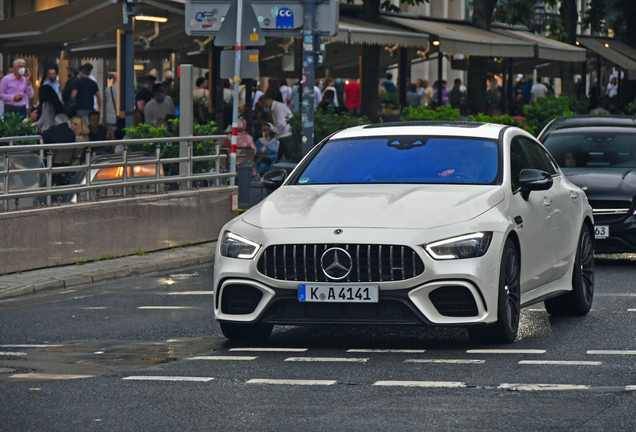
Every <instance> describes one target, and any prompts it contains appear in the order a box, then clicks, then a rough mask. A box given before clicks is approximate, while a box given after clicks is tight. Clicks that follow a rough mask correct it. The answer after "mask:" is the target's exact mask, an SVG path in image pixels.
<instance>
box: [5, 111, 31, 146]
mask: <svg viewBox="0 0 636 432" xmlns="http://www.w3.org/2000/svg"><path fill="white" fill-rule="evenodd" d="M37 133H38V129H37V127H36V126H35V125H33V124H31V119H28V120H27V121H26V122H24V121H23V117H20V116H19V115H18V114H16V113H7V114H5V115H4V119H0V137H3V138H4V137H13V136H28V135H37ZM17 144H21V145H22V144H37V141H20V142H19V143H17Z"/></svg>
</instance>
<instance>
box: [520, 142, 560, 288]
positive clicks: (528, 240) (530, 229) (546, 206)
mask: <svg viewBox="0 0 636 432" xmlns="http://www.w3.org/2000/svg"><path fill="white" fill-rule="evenodd" d="M522 138H523V137H522V136H516V137H513V138H512V140H511V143H510V165H509V166H510V179H511V184H512V190H513V197H512V205H511V208H514V209H515V211H516V212H518V213H519V214H514V215H513V217H514V218H515V221H516V223H517V234H518V235H519V242H520V246H521V290H522V292H525V291H529V290H532V289H534V288H537V287H540V286H542V285H545V284H546V283H548V282H549V281H550V277H551V274H552V267H553V255H554V252H553V249H554V241H553V230H554V228H555V225H554V214H553V212H554V196H553V195H554V194H553V191H552V188H550V189H548V190H545V191H532V192H531V193H530V194H529V195H528V197H527V199H525V198H524V197H523V196H522V194H521V189H520V184H519V174H520V172H521V170H523V169H533V168H534V169H538V168H537V164H536V161H534V160H533V159H534V158H533V157H530V156H531V154H528V152H526V147H527V146H526V145H524V144H526V143H525V142H523V140H522ZM533 162H534V163H533Z"/></svg>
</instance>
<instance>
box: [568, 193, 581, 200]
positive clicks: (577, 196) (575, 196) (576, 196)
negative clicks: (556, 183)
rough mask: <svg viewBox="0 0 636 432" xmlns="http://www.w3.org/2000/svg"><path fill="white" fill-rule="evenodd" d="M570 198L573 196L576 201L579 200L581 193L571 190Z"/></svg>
mask: <svg viewBox="0 0 636 432" xmlns="http://www.w3.org/2000/svg"><path fill="white" fill-rule="evenodd" d="M570 198H572V199H573V200H574V201H577V200H578V199H579V193H578V192H570Z"/></svg>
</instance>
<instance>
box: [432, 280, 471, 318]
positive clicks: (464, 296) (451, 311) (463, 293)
mask: <svg viewBox="0 0 636 432" xmlns="http://www.w3.org/2000/svg"><path fill="white" fill-rule="evenodd" d="M428 297H429V298H430V299H431V302H432V303H433V306H435V308H436V309H437V311H438V312H439V313H440V315H444V316H450V317H471V316H476V315H477V314H478V312H479V311H478V310H477V303H475V298H474V297H473V295H472V293H471V292H470V290H469V289H468V288H466V287H465V286H445V287H441V288H437V289H436V290H434V291H432V292H431V293H430V294H429V295H428Z"/></svg>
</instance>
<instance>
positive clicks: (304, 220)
mask: <svg viewBox="0 0 636 432" xmlns="http://www.w3.org/2000/svg"><path fill="white" fill-rule="evenodd" d="M503 199H504V192H503V190H502V189H501V187H500V186H476V185H402V184H394V185H387V184H382V185H372V184H365V185H362V186H361V185H316V186H309V185H303V186H283V187H281V188H280V189H278V190H277V191H276V192H275V193H273V194H272V195H270V196H269V197H267V198H266V199H265V200H264V201H262V202H261V203H260V204H259V205H257V206H256V207H254V208H252V209H251V210H250V211H249V212H247V213H246V214H245V216H243V221H244V222H246V223H248V224H251V225H254V226H257V227H260V228H304V227H311V228H325V227H333V228H415V229H427V228H434V227H439V226H443V225H450V224H454V223H458V222H463V221H466V220H470V219H473V218H475V217H477V216H479V215H480V214H482V213H484V212H486V211H487V210H489V209H491V208H492V207H494V206H495V205H497V204H498V203H500V202H501V201H502V200H503Z"/></svg>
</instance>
